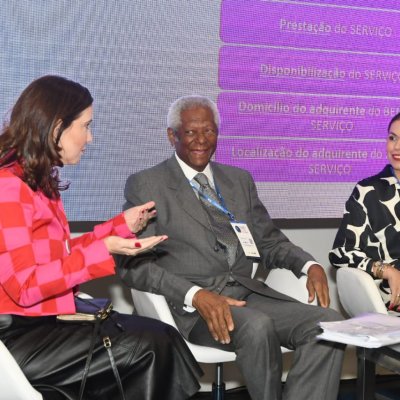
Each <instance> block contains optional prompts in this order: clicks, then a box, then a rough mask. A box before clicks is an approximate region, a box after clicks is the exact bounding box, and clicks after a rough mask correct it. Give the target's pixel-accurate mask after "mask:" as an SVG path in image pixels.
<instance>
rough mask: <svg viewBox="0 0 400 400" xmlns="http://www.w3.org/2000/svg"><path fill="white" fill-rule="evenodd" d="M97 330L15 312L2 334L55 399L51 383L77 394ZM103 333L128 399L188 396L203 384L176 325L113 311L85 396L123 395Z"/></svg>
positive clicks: (165, 399)
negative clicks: (199, 381)
mask: <svg viewBox="0 0 400 400" xmlns="http://www.w3.org/2000/svg"><path fill="white" fill-rule="evenodd" d="M121 327H122V329H121ZM92 331H93V325H92V324H90V323H82V322H78V323H70V322H68V323H65V322H60V321H58V320H57V319H56V318H55V317H37V318H36V317H19V316H13V317H12V323H11V325H10V326H9V327H8V328H6V329H2V330H0V339H1V340H2V341H3V342H4V344H5V345H6V346H7V348H8V349H9V350H10V352H11V353H12V355H13V356H14V358H15V359H16V361H17V362H18V364H19V365H20V367H21V369H22V370H23V371H24V373H25V375H26V377H27V378H28V380H29V381H30V382H31V383H32V385H33V386H35V387H36V388H37V389H38V390H39V391H41V392H42V393H43V394H44V397H45V399H51V398H54V397H52V395H51V394H50V392H49V390H48V389H46V388H47V387H53V388H58V389H59V390H60V391H63V392H65V393H68V394H70V395H71V398H77V395H78V393H79V387H80V383H81V379H82V374H83V369H84V366H85V362H86V357H87V355H88V350H89V346H90V340H91V336H92ZM103 336H109V337H110V339H111V346H112V352H113V356H114V358H115V361H116V364H117V367H118V371H119V374H120V377H121V380H122V385H123V388H124V392H125V397H126V399H127V400H128V399H132V400H179V399H188V398H189V397H190V396H192V395H193V394H195V393H196V392H197V390H198V389H199V384H198V378H199V377H200V376H201V375H202V371H201V369H200V367H199V366H198V364H197V362H196V361H195V359H194V358H193V356H192V354H191V353H190V351H189V349H188V348H187V346H186V343H185V342H184V341H183V339H182V337H181V335H180V334H179V333H178V332H177V331H176V329H175V328H173V327H171V326H169V325H166V324H164V323H162V322H159V321H156V320H153V319H150V318H144V317H138V316H132V315H125V314H119V313H116V312H113V313H112V318H109V319H107V320H105V321H103V322H102V325H101V328H100V334H99V335H98V338H96V345H95V348H94V352H93V358H92V361H91V364H90V370H89V375H88V378H87V383H86V387H85V396H84V398H85V399H101V400H103V399H104V400H115V399H118V398H119V392H118V389H117V385H116V382H115V377H114V374H113V371H112V369H111V365H110V360H109V358H108V354H107V351H106V349H105V348H104V346H103V341H102V337H103ZM57 398H59V397H57Z"/></svg>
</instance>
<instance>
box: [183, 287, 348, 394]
mask: <svg viewBox="0 0 400 400" xmlns="http://www.w3.org/2000/svg"><path fill="white" fill-rule="evenodd" d="M221 294H222V295H225V296H229V297H233V298H235V299H244V300H246V302H247V303H246V306H245V307H231V312H232V317H233V321H234V325H235V327H234V330H233V332H231V343H230V344H228V345H226V344H225V345H223V344H220V343H218V342H216V341H215V340H214V339H213V338H212V337H211V335H210V333H209V331H208V328H207V325H206V324H205V322H204V320H203V319H202V318H200V319H199V320H198V322H197V323H196V325H195V326H194V328H193V329H192V331H191V333H190V335H189V340H190V341H191V342H193V343H196V344H200V345H205V346H211V347H216V348H221V349H223V350H230V351H235V353H236V354H237V364H238V366H239V369H240V371H241V372H242V375H243V377H244V379H245V382H246V386H247V389H248V392H249V394H250V396H251V398H252V399H253V400H281V399H284V400H322V399H323V400H336V399H337V395H338V390H339V383H340V376H341V368H342V363H343V356H344V349H345V346H344V345H341V344H336V343H331V342H326V341H318V340H316V338H315V337H316V335H317V334H318V333H320V332H321V329H320V328H319V326H318V325H317V323H318V322H319V321H337V320H341V319H343V317H342V316H341V315H340V314H338V313H337V312H336V311H334V310H332V309H324V308H322V307H317V306H312V305H308V304H303V303H300V302H298V301H297V300H294V299H293V301H285V300H281V299H274V298H271V297H266V296H262V295H259V294H257V293H253V292H251V291H250V290H249V289H247V288H245V287H243V286H240V285H238V286H230V287H225V289H224V290H223V292H222V293H221ZM281 346H284V347H287V348H289V349H291V350H294V356H293V363H292V366H291V369H290V371H289V373H288V376H287V380H286V383H285V385H284V388H283V392H282V384H281V377H282V353H281V349H280V347H281Z"/></svg>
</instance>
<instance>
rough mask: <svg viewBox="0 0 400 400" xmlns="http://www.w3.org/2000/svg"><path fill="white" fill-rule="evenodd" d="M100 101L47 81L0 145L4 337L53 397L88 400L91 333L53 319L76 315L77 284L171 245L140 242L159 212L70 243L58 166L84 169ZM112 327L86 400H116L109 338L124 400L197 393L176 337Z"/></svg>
mask: <svg viewBox="0 0 400 400" xmlns="http://www.w3.org/2000/svg"><path fill="white" fill-rule="evenodd" d="M92 102H93V99H92V96H91V94H90V92H89V91H88V90H87V89H86V88H85V87H83V86H81V85H80V84H78V83H76V82H73V81H70V80H68V79H65V78H62V77H59V76H44V77H42V78H39V79H37V80H35V81H33V82H32V83H31V84H30V85H29V86H28V87H27V88H26V89H25V90H24V91H23V92H22V94H21V95H20V97H19V98H18V100H17V102H16V104H15V106H14V107H13V110H12V113H11V117H10V121H9V122H8V123H6V125H5V127H4V129H3V132H2V134H1V136H0V314H1V315H0V339H1V340H2V341H3V342H4V343H5V345H6V346H7V347H8V349H9V350H10V351H11V353H12V354H13V356H14V357H15V359H16V360H17V362H18V363H19V365H20V366H21V368H22V370H23V371H24V373H25V375H26V376H27V378H28V379H29V381H30V382H31V383H32V384H33V385H34V386H36V387H37V388H38V390H40V391H42V392H43V393H45V396H46V398H51V396H52V394H51V391H54V390H55V391H58V392H62V393H64V394H65V395H66V396H70V398H78V396H77V394H78V393H80V396H82V395H83V388H82V387H81V386H80V384H81V381H82V377H83V374H84V370H85V364H86V360H87V355H88V351H89V347H90V345H91V336H92V331H93V326H92V325H90V324H84V323H82V322H76V323H66V322H63V321H60V320H59V319H57V315H60V314H74V313H75V312H76V307H75V302H76V301H75V300H76V297H75V295H76V294H77V292H78V285H79V284H81V283H84V282H87V281H90V280H92V279H95V278H100V277H103V276H107V275H113V274H114V273H115V272H114V269H115V263H114V259H113V256H112V254H124V255H130V256H135V255H136V254H137V253H140V252H142V251H146V250H149V249H151V248H152V247H153V246H155V245H156V244H157V243H159V242H161V241H163V240H166V239H167V238H166V237H165V236H154V237H151V238H147V239H140V240H139V239H137V238H136V236H135V233H137V232H138V231H140V230H141V229H143V228H144V227H145V226H146V224H147V221H148V220H149V219H150V218H152V217H154V216H155V211H154V206H155V204H154V203H153V202H149V203H147V204H144V205H142V206H139V207H135V208H132V209H130V210H127V211H125V212H124V213H121V214H120V215H118V216H116V217H114V218H113V219H111V220H110V221H107V222H105V223H103V224H100V225H97V226H96V227H95V228H94V230H93V232H89V233H87V234H84V235H82V236H79V237H77V238H71V237H70V232H69V227H68V222H67V219H66V215H65V212H64V209H63V204H62V201H61V198H60V191H62V190H65V189H67V188H68V184H66V183H63V182H62V181H61V180H60V178H59V175H58V169H57V167H62V166H63V165H67V164H77V163H78V162H79V160H80V158H81V156H82V154H83V153H84V151H85V149H86V145H87V144H88V143H90V142H91V141H92V134H91V131H90V124H91V122H92V114H93V109H92ZM111 317H112V318H108V319H106V320H105V321H103V322H102V324H101V327H100V334H99V335H98V337H96V343H95V346H94V350H93V355H92V361H91V363H90V369H89V372H88V374H87V381H86V388H85V398H93V399H116V398H118V387H117V384H116V379H115V377H114V374H113V369H112V368H111V365H110V361H109V359H108V357H109V355H108V352H107V350H106V349H105V348H104V347H103V343H102V338H103V337H104V336H108V337H109V338H110V339H111V346H112V355H113V357H114V359H115V361H116V364H117V368H118V372H119V375H120V378H121V380H122V386H123V391H124V393H125V396H126V398H127V399H161V398H162V399H174V400H175V399H185V398H188V397H190V396H191V395H192V394H194V393H195V392H196V391H197V389H198V382H197V378H198V377H199V375H200V373H201V372H200V370H199V367H198V365H197V363H196V362H195V360H194V358H193V357H192V355H191V353H190V351H189V350H188V348H187V347H186V345H185V343H184V342H183V340H182V339H181V336H180V334H179V333H178V332H177V331H176V330H174V329H173V328H171V327H170V326H169V325H165V324H162V323H160V322H158V321H155V320H151V319H146V318H143V317H137V316H131V315H122V314H118V313H116V312H113V313H112V316H111ZM48 387H51V391H48V389H46V388H48Z"/></svg>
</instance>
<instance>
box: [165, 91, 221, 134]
mask: <svg viewBox="0 0 400 400" xmlns="http://www.w3.org/2000/svg"><path fill="white" fill-rule="evenodd" d="M197 107H206V108H209V109H210V110H211V111H212V113H213V115H214V122H215V124H216V125H217V126H219V119H220V118H219V112H218V108H217V105H216V104H215V103H214V102H213V101H212V100H210V99H209V98H208V97H205V96H199V95H191V96H183V97H180V98H179V99H177V100H175V101H174V102H173V103H172V104H171V105H170V107H169V110H168V115H167V127H168V128H171V129H172V130H173V131H174V132H176V131H177V130H178V129H179V128H180V127H181V125H182V120H181V113H182V111H184V110H189V109H191V108H197Z"/></svg>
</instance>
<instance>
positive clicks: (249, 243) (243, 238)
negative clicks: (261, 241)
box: [231, 221, 260, 258]
mask: <svg viewBox="0 0 400 400" xmlns="http://www.w3.org/2000/svg"><path fill="white" fill-rule="evenodd" d="M231 225H232V228H233V230H234V231H235V233H236V236H237V237H238V239H239V242H240V244H241V245H242V249H243V251H244V254H245V255H246V256H247V257H256V258H260V253H259V252H258V249H257V246H256V244H255V242H254V239H253V235H252V234H251V232H250V229H249V228H248V226H247V224H245V223H244V222H232V221H231Z"/></svg>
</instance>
